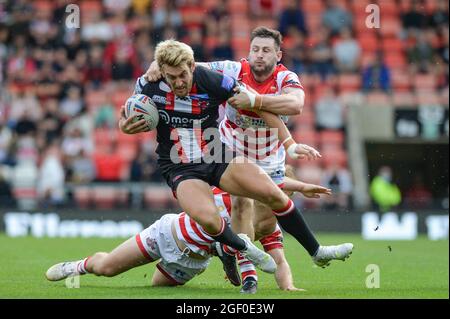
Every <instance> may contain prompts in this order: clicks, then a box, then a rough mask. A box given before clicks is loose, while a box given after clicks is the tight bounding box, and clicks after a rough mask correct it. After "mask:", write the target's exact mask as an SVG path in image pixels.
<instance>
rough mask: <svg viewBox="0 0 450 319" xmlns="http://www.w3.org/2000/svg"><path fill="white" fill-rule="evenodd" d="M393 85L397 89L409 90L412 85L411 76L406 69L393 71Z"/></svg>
mask: <svg viewBox="0 0 450 319" xmlns="http://www.w3.org/2000/svg"><path fill="white" fill-rule="evenodd" d="M391 77H392V86H393V88H394V90H395V91H409V90H411V87H412V82H411V76H410V75H409V74H408V73H407V71H406V70H404V69H393V70H392V71H391Z"/></svg>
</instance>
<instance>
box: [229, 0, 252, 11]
mask: <svg viewBox="0 0 450 319" xmlns="http://www.w3.org/2000/svg"><path fill="white" fill-rule="evenodd" d="M227 3H228V10H229V11H230V12H232V13H233V14H234V13H236V12H238V13H239V14H247V12H248V1H241V0H229V1H227Z"/></svg>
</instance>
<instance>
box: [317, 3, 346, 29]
mask: <svg viewBox="0 0 450 319" xmlns="http://www.w3.org/2000/svg"><path fill="white" fill-rule="evenodd" d="M325 7H326V9H325V11H324V12H323V13H322V23H323V25H324V26H325V27H327V28H328V29H329V30H330V32H331V36H335V35H338V34H339V33H340V32H341V31H342V29H344V28H351V27H352V23H353V17H352V15H351V13H350V12H348V11H346V10H345V9H344V8H341V7H340V6H339V4H338V3H337V2H336V0H326V1H325Z"/></svg>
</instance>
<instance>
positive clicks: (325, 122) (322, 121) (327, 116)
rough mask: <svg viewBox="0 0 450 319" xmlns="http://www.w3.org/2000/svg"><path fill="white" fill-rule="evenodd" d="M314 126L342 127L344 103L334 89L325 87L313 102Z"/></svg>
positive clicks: (330, 128)
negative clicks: (314, 102)
mask: <svg viewBox="0 0 450 319" xmlns="http://www.w3.org/2000/svg"><path fill="white" fill-rule="evenodd" d="M315 114H316V128H317V129H318V130H319V131H321V130H343V129H344V124H345V123H344V105H343V104H342V101H341V100H340V98H339V97H338V96H337V95H336V90H335V89H334V88H332V87H326V88H325V89H324V90H323V91H322V92H321V94H320V97H319V98H318V99H317V101H316V104H315Z"/></svg>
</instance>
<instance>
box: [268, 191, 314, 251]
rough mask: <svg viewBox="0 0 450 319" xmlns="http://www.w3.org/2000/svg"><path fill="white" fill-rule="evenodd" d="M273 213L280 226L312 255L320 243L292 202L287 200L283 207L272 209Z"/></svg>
mask: <svg viewBox="0 0 450 319" xmlns="http://www.w3.org/2000/svg"><path fill="white" fill-rule="evenodd" d="M274 214H275V216H276V217H277V220H278V223H279V224H280V225H281V227H283V229H284V230H285V231H287V232H288V233H289V234H291V235H292V236H294V237H295V239H297V241H298V242H299V243H300V244H301V245H302V246H303V247H304V248H305V249H306V250H307V251H308V253H309V254H310V256H314V255H315V254H316V252H317V250H318V249H319V247H320V245H319V243H318V242H317V240H316V238H315V237H314V234H313V233H312V232H311V230H310V229H309V227H308V224H307V223H306V221H305V219H304V218H303V215H302V213H300V210H298V209H297V208H296V207H295V205H294V202H293V201H292V200H289V203H288V205H287V206H286V207H285V208H283V209H280V210H277V211H274Z"/></svg>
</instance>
